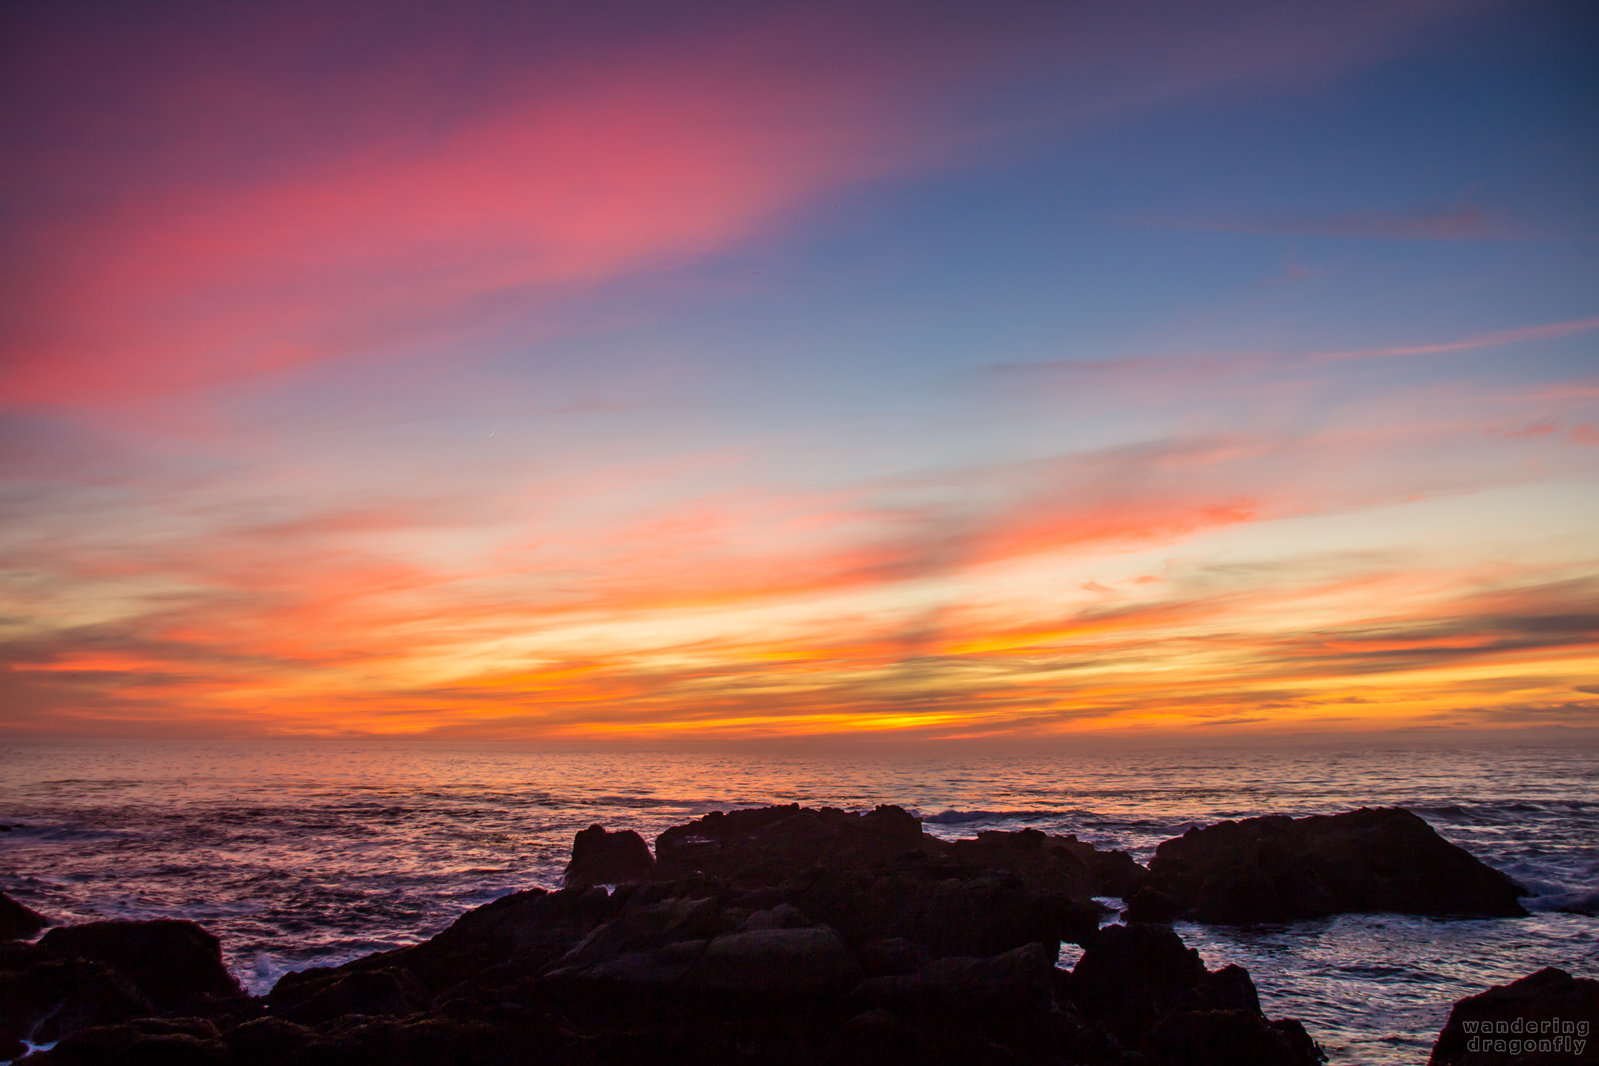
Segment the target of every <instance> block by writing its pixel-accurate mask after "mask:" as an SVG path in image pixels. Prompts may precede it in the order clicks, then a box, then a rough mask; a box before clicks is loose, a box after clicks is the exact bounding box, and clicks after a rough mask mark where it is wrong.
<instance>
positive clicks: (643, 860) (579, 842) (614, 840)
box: [566, 825, 655, 888]
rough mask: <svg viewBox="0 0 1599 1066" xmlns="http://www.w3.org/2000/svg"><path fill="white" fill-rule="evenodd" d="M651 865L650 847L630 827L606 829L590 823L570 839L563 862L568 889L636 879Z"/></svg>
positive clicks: (648, 869) (648, 873)
mask: <svg viewBox="0 0 1599 1066" xmlns="http://www.w3.org/2000/svg"><path fill="white" fill-rule="evenodd" d="M654 868H655V859H654V857H652V856H651V855H650V846H649V845H648V844H646V843H644V838H643V837H641V836H639V835H638V834H637V833H635V832H634V831H633V830H631V829H619V830H617V831H616V832H614V833H612V832H608V831H607V830H606V829H605V827H604V826H601V825H592V826H589V827H588V828H587V829H584V830H582V831H581V832H579V833H578V834H577V837H576V838H575V839H574V840H573V841H572V860H571V861H570V862H568V863H567V864H566V885H567V887H568V888H587V887H588V886H590V885H619V884H622V883H624V882H627V881H640V880H643V879H644V878H646V877H648V876H649V875H650V872H651V871H652V870H653V869H654Z"/></svg>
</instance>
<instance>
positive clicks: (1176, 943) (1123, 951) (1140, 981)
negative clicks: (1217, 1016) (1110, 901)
mask: <svg viewBox="0 0 1599 1066" xmlns="http://www.w3.org/2000/svg"><path fill="white" fill-rule="evenodd" d="M1205 976H1206V974H1205V964H1204V963H1203V962H1202V961H1201V960H1200V958H1199V952H1197V951H1195V950H1194V949H1193V948H1190V947H1188V946H1186V945H1185V944H1184V943H1183V941H1182V938H1181V937H1179V936H1178V935H1177V934H1176V933H1174V932H1172V931H1171V930H1170V929H1168V928H1163V927H1161V926H1153V925H1110V926H1106V927H1105V928H1104V929H1101V930H1100V933H1099V936H1098V937H1097V938H1095V940H1094V942H1093V943H1092V944H1090V945H1089V946H1088V948H1087V950H1085V951H1084V952H1083V957H1082V958H1080V959H1078V960H1077V965H1076V966H1074V967H1073V968H1072V972H1071V978H1070V981H1069V982H1068V988H1069V994H1070V996H1071V999H1072V1002H1074V1003H1075V1004H1077V1007H1078V1009H1079V1010H1081V1011H1082V1012H1083V1013H1084V1014H1085V1015H1087V1016H1088V1017H1091V1018H1094V1019H1095V1020H1097V1021H1099V1022H1101V1023H1102V1024H1104V1025H1105V1027H1106V1028H1108V1029H1109V1030H1110V1031H1111V1032H1112V1033H1114V1034H1115V1036H1116V1038H1117V1039H1118V1040H1120V1041H1122V1042H1123V1043H1124V1044H1134V1043H1137V1040H1138V1038H1139V1037H1140V1036H1141V1035H1142V1034H1143V1033H1144V1032H1145V1031H1146V1030H1148V1029H1149V1028H1151V1027H1152V1026H1153V1025H1154V1024H1155V1022H1156V1021H1158V1020H1159V1018H1160V1017H1161V1016H1162V1015H1164V1014H1166V1013H1168V1012H1170V1011H1172V1010H1175V1009H1177V1007H1178V1003H1179V1001H1180V1000H1181V999H1182V997H1183V996H1184V994H1185V993H1189V992H1191V991H1193V990H1194V989H1196V988H1197V987H1198V986H1199V984H1200V982H1202V981H1203V980H1204V979H1205Z"/></svg>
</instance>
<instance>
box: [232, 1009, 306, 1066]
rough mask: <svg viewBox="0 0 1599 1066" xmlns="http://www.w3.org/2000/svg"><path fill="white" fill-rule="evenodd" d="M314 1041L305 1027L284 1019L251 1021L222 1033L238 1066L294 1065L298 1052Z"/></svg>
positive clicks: (269, 1018)
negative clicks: (287, 1063) (289, 1063)
mask: <svg viewBox="0 0 1599 1066" xmlns="http://www.w3.org/2000/svg"><path fill="white" fill-rule="evenodd" d="M314 1039H315V1033H313V1032H312V1030H311V1029H309V1028H307V1027H306V1026H303V1025H297V1024H295V1023H294V1022H288V1021H284V1020H283V1019H282V1018H272V1017H267V1018H252V1019H250V1020H249V1021H247V1022H242V1023H240V1024H239V1025H236V1026H233V1027H232V1028H230V1029H228V1030H226V1031H225V1032H223V1034H222V1040H223V1042H224V1043H225V1044H227V1045H228V1048H229V1049H230V1050H231V1051H232V1052H233V1057H234V1059H235V1060H236V1061H237V1062H238V1064H239V1066H279V1064H280V1063H286V1062H292V1061H294V1059H295V1056H296V1053H297V1052H299V1051H300V1050H301V1049H302V1048H304V1047H305V1046H306V1045H308V1044H310V1043H311V1042H312V1041H313V1040H314Z"/></svg>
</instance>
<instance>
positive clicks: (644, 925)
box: [556, 899, 722, 970]
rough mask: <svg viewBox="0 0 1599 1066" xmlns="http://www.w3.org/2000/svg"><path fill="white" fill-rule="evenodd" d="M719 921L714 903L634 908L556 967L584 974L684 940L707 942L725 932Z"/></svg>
mask: <svg viewBox="0 0 1599 1066" xmlns="http://www.w3.org/2000/svg"><path fill="white" fill-rule="evenodd" d="M720 917H721V916H720V914H719V909H718V907H717V905H716V901H715V900H714V899H671V900H664V901H662V902H660V903H650V904H645V905H643V906H639V907H634V908H632V909H630V910H627V911H625V912H623V913H622V914H621V915H619V916H618V917H616V918H614V919H612V920H611V921H609V922H606V923H605V924H603V925H600V926H597V927H595V929H594V930H593V931H592V932H590V933H589V934H588V935H587V936H585V937H584V938H583V939H582V940H581V941H579V942H578V943H577V944H576V945H575V946H574V947H573V948H572V949H571V950H570V951H568V952H567V953H566V954H565V955H563V956H561V958H560V959H559V960H558V961H557V962H556V967H557V968H558V969H572V970H584V969H586V968H589V967H593V966H595V965H596V964H599V963H604V962H608V961H610V960H612V959H616V958H619V957H621V956H623V955H627V954H634V953H640V952H646V953H647V952H649V951H652V950H654V949H655V948H659V947H663V946H665V945H667V944H672V943H676V942H678V941H682V940H699V941H705V940H708V939H709V938H710V937H713V936H715V935H716V934H717V933H719V932H722V929H721V920H720Z"/></svg>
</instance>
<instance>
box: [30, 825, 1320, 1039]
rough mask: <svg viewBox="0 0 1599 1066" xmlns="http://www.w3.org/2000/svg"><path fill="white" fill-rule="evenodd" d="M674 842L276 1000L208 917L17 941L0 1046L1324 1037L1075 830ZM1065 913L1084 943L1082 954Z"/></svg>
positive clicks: (586, 836)
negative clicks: (1209, 949)
mask: <svg viewBox="0 0 1599 1066" xmlns="http://www.w3.org/2000/svg"><path fill="white" fill-rule="evenodd" d="M657 847H658V854H659V857H660V861H659V862H658V863H656V864H655V866H654V868H653V869H649V868H647V867H646V866H645V865H644V864H645V862H646V861H647V860H648V857H649V856H648V849H647V848H644V844H643V841H642V839H640V838H638V837H637V836H635V835H631V834H628V833H608V832H606V831H604V830H602V829H599V828H597V827H596V828H595V829H592V830H585V831H584V833H581V834H579V835H578V841H577V842H576V843H575V844H574V852H575V853H574V856H573V862H572V864H571V866H570V867H569V876H570V879H571V880H572V881H573V882H574V884H573V885H572V886H571V887H568V888H565V889H563V890H561V891H559V892H547V891H544V890H542V889H537V890H532V891H528V892H519V893H515V894H513V895H510V896H507V897H505V898H503V899H500V900H496V901H495V902H493V903H490V904H487V905H485V906H483V907H479V908H477V909H475V910H473V911H470V912H468V913H466V914H463V915H462V916H461V917H460V918H459V919H457V920H456V921H455V922H454V923H453V924H451V925H450V926H449V928H447V929H445V930H443V931H442V932H440V933H438V934H437V935H435V936H433V937H432V938H430V939H428V940H426V941H424V942H422V943H419V944H415V945H413V946H410V947H405V948H400V949H396V950H393V951H385V952H380V953H377V954H373V955H369V956H366V957H365V958H361V959H356V960H353V961H351V962H348V963H345V964H343V965H340V966H335V967H317V968H312V969H309V970H305V971H303V972H299V973H291V974H287V975H285V976H284V977H283V978H282V979H281V980H280V981H279V982H278V983H277V985H276V986H275V987H274V988H273V989H272V991H271V992H270V993H269V994H268V995H266V996H265V997H261V998H260V999H254V998H248V997H243V996H242V995H241V994H239V992H238V989H237V986H236V985H235V984H234V983H233V981H232V979H231V978H229V977H227V975H226V972H225V971H224V970H223V969H222V967H221V961H220V951H219V946H218V945H217V943H216V940H215V938H213V937H211V936H210V935H209V934H207V933H206V932H205V931H204V930H201V929H199V927H197V926H194V925H192V923H187V922H99V923H93V924H91V925H84V926H72V927H67V928H64V929H56V930H51V931H50V932H49V933H47V934H46V935H45V936H44V937H42V938H41V939H40V940H39V941H38V942H37V943H28V942H25V941H15V940H14V941H5V942H0V1052H5V1053H10V1054H13V1055H14V1054H18V1053H20V1051H21V1050H22V1046H21V1044H20V1043H19V1039H20V1037H22V1036H24V1035H28V1036H29V1037H30V1039H43V1040H54V1039H60V1043H59V1044H58V1045H57V1047H56V1048H55V1049H54V1050H53V1051H51V1052H49V1053H48V1054H46V1055H44V1056H41V1057H40V1058H39V1059H38V1061H39V1062H40V1063H41V1066H52V1064H55V1066H60V1064H70V1066H78V1064H87V1063H91V1062H93V1063H104V1064H107V1066H142V1064H146V1063H157V1062H159V1063H175V1064H178V1066H183V1064H191V1066H269V1064H270V1066H278V1064H283V1066H346V1064H350V1063H368V1062H371V1063H381V1064H385V1066H423V1064H427V1066H444V1064H450V1066H522V1064H525V1063H529V1062H534V1063H540V1064H546V1066H598V1064H601V1063H610V1062H634V1061H638V1062H660V1063H695V1064H700V1063H729V1064H732V1063H737V1064H740V1066H765V1064H771V1066H797V1064H799V1063H805V1064H812V1063H814V1064H819V1066H828V1064H835V1063H836V1064H845V1063H849V1064H854V1063H859V1062H872V1063H878V1062H882V1063H894V1062H899V1063H906V1064H909V1063H916V1064H918V1066H968V1064H974V1063H975V1064H990V1063H992V1064H995V1066H998V1064H1001V1063H1005V1064H1011V1063H1039V1064H1043V1063H1051V1064H1054V1063H1075V1064H1080V1066H1135V1064H1136V1066H1157V1064H1158V1066H1165V1064H1168V1063H1184V1062H1191V1063H1199V1064H1209V1063H1218V1064H1219V1063H1221V1062H1238V1063H1258V1064H1261V1066H1310V1064H1312V1063H1314V1062H1316V1061H1317V1059H1316V1053H1315V1048H1314V1046H1313V1045H1312V1044H1311V1043H1310V1041H1309V1038H1308V1037H1306V1036H1305V1035H1304V1032H1303V1030H1302V1029H1301V1028H1299V1027H1298V1026H1297V1024H1296V1023H1291V1022H1271V1021H1268V1020H1267V1019H1265V1018H1264V1017H1263V1016H1261V1014H1260V1009H1259V1003H1258V1000H1257V998H1256V995H1255V989H1254V985H1253V983H1252V982H1251V981H1250V979H1249V975H1248V974H1247V973H1245V972H1244V971H1243V970H1242V969H1240V968H1238V967H1236V966H1231V967H1225V968H1223V969H1221V970H1218V971H1215V972H1214V973H1211V972H1207V971H1206V970H1205V967H1204V964H1203V963H1202V962H1201V961H1200V960H1199V957H1198V955H1197V954H1196V953H1195V952H1193V951H1190V950H1189V949H1187V948H1186V947H1185V946H1184V945H1183V943H1182V941H1181V940H1180V939H1179V938H1178V937H1177V935H1176V934H1175V933H1174V932H1173V931H1172V930H1171V929H1170V927H1166V926H1155V925H1145V924H1135V925H1132V926H1112V927H1110V928H1109V929H1107V930H1104V931H1103V932H1101V931H1099V930H1098V917H1099V914H1100V913H1101V912H1102V911H1103V908H1101V907H1099V906H1098V905H1097V904H1094V903H1093V902H1091V900H1090V899H1089V897H1088V894H1089V893H1090V892H1108V889H1106V887H1105V886H1106V884H1107V882H1106V880H1105V877H1106V876H1113V877H1118V878H1122V879H1123V881H1128V880H1136V877H1135V876H1134V875H1135V874H1137V873H1138V872H1139V871H1138V870H1137V869H1136V864H1134V867H1135V868H1134V869H1133V870H1129V869H1128V867H1127V865H1126V863H1124V862H1122V861H1120V860H1116V859H1109V860H1104V859H1103V856H1106V855H1111V854H1114V853H1101V852H1097V851H1096V850H1095V849H1093V848H1091V847H1089V846H1088V845H1086V844H1081V843H1080V842H1078V841H1075V840H1074V839H1072V838H1056V837H1048V836H1045V835H1044V834H1043V833H1039V832H1036V831H1032V830H1023V831H1020V832H1014V833H985V834H982V835H981V836H979V837H978V838H977V839H975V840H970V841H959V842H953V843H946V842H943V841H940V840H936V839H934V838H932V837H929V836H927V835H926V834H923V833H922V832H921V828H920V823H919V822H918V821H917V820H916V819H915V818H914V817H913V816H911V815H910V814H908V813H906V812H905V811H902V810H900V809H898V808H890V807H882V808H878V809H877V810H875V811H873V812H871V813H869V814H865V815H857V814H850V813H847V812H843V811H837V810H820V811H814V810H805V809H802V808H798V807H778V808H766V809H763V810H757V811H738V812H734V813H732V814H727V815H713V816H708V817H707V818H704V819H700V820H699V821H697V822H695V823H692V824H691V825H689V826H679V827H677V828H675V829H672V830H668V831H667V832H666V833H663V834H662V835H661V838H660V841H659V843H658V845H657ZM640 849H643V850H642V854H641V853H640ZM579 853H581V854H579ZM1123 858H1125V856H1123ZM1130 861H1131V860H1127V862H1130ZM629 863H631V864H632V869H633V871H634V872H635V873H637V872H638V871H639V870H640V869H644V870H645V872H647V874H648V876H647V877H641V878H639V879H635V880H628V879H627V877H628V876H629V875H626V874H624V873H623V867H624V866H625V865H626V864H629ZM1101 868H1103V869H1101ZM1096 870H1098V871H1099V872H1096ZM1107 870H1108V871H1110V873H1109V874H1106V872H1105V871H1107ZM589 881H598V882H599V884H598V885H586V884H585V883H586V882H589ZM1118 883H1119V882H1118ZM606 884H614V885H616V888H615V890H614V891H607V890H606V889H605V888H604V887H600V886H601V885H606ZM1119 884H1120V883H1119ZM1121 887H1123V888H1125V885H1121ZM1136 898H1138V899H1142V900H1144V901H1145V904H1146V905H1147V903H1148V900H1149V899H1151V898H1154V897H1151V896H1148V895H1147V894H1145V895H1141V896H1138V897H1136ZM1062 939H1071V940H1075V941H1076V942H1078V943H1083V944H1087V945H1088V948H1087V950H1086V951H1085V953H1084V955H1083V958H1082V960H1081V961H1080V962H1079V963H1078V966H1077V968H1076V970H1075V971H1073V972H1072V973H1065V972H1063V971H1060V970H1058V969H1056V967H1055V960H1056V957H1057V952H1058V950H1059V943H1060V941H1061V940H1062ZM179 1013H182V1014H183V1015H193V1016H192V1017H188V1016H184V1017H178V1016H176V1015H178V1014H179ZM1229 1056H1230V1057H1229ZM30 1061H33V1060H31V1059H30Z"/></svg>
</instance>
